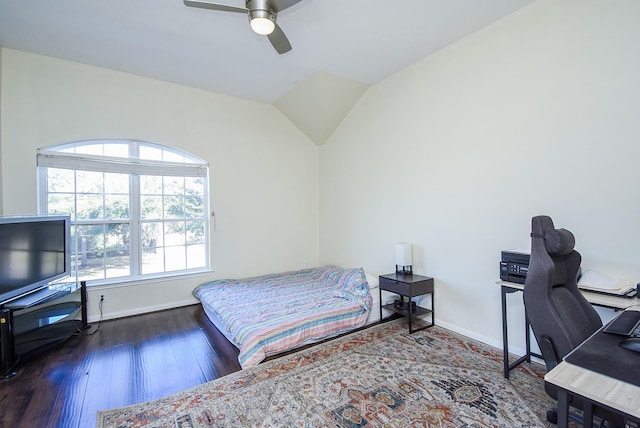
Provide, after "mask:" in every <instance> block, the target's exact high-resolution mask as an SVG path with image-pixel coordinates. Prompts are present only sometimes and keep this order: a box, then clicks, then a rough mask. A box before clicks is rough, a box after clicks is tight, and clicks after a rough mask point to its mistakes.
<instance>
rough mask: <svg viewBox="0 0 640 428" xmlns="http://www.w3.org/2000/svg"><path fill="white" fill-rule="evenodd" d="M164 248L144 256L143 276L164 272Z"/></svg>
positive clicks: (146, 253)
mask: <svg viewBox="0 0 640 428" xmlns="http://www.w3.org/2000/svg"><path fill="white" fill-rule="evenodd" d="M164 271H165V269H164V248H156V249H155V250H154V251H153V252H145V253H143V254H142V272H141V274H142V275H148V274H150V273H159V272H164Z"/></svg>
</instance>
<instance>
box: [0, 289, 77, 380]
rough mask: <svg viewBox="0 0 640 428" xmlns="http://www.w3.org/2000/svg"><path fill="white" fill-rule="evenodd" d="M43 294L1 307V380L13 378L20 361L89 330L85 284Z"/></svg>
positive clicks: (50, 290) (29, 296)
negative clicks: (75, 334) (2, 378)
mask: <svg viewBox="0 0 640 428" xmlns="http://www.w3.org/2000/svg"><path fill="white" fill-rule="evenodd" d="M41 291H44V292H43V293H41V294H40V295H36V296H35V297H34V298H32V297H31V295H27V296H25V297H24V298H19V299H16V300H13V301H11V302H8V303H4V304H1V305H0V359H1V365H0V377H4V378H8V377H11V376H14V375H15V374H16V373H17V371H16V370H15V369H16V365H17V363H18V361H22V360H25V359H28V358H29V357H31V356H33V355H36V354H38V353H40V352H42V351H44V350H46V349H49V348H51V347H52V346H54V345H56V344H58V343H60V342H62V341H64V340H66V339H68V338H69V337H71V335H73V334H74V333H76V332H79V331H81V330H84V329H86V328H87V327H88V324H87V310H86V302H87V289H86V284H85V283H84V281H83V282H81V283H80V284H78V283H75V282H73V283H61V284H55V285H50V286H49V287H46V288H45V289H43V290H41ZM36 293H39V291H36V292H35V293H33V294H36Z"/></svg>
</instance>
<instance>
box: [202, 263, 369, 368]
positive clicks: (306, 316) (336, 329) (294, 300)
mask: <svg viewBox="0 0 640 428" xmlns="http://www.w3.org/2000/svg"><path fill="white" fill-rule="evenodd" d="M367 277H369V278H372V276H369V275H367V274H365V272H364V271H363V270H362V269H359V268H353V269H344V268H341V267H338V266H333V265H329V266H322V267H318V268H312V269H303V270H299V271H293V272H284V273H278V274H271V275H263V276H259V277H252V278H245V279H225V280H214V281H211V282H207V283H204V284H201V285H199V286H198V287H196V289H195V290H194V291H193V294H194V296H195V297H196V298H198V299H199V300H200V302H201V303H202V307H203V308H204V311H205V313H206V315H207V317H208V318H209V320H210V321H211V322H212V323H213V324H214V325H215V326H216V328H218V330H220V331H221V332H222V333H223V334H224V335H225V336H226V337H227V339H229V341H230V342H231V343H233V344H234V345H235V346H236V347H237V348H238V349H239V351H240V353H239V355H238V361H239V362H240V365H241V366H242V368H243V369H244V368H248V367H251V366H254V365H256V364H258V363H260V362H261V361H262V360H264V359H265V358H266V357H268V356H270V355H274V354H278V353H281V352H284V351H287V350H291V349H294V348H297V347H299V346H302V345H305V344H308V343H313V342H317V341H319V340H323V339H325V338H329V337H332V336H336V335H338V334H341V333H344V332H346V331H349V330H352V329H355V328H358V327H361V326H363V325H365V324H367V323H371V322H374V321H376V320H377V319H379V311H378V309H377V308H378V305H377V303H376V304H375V305H374V304H373V300H374V299H373V298H372V294H373V296H376V297H377V294H378V293H377V292H375V293H372V292H370V290H369V288H370V284H369V282H368V281H367ZM371 282H373V281H371ZM371 285H373V284H371ZM375 286H377V282H376V283H375ZM376 301H377V299H376ZM374 313H376V314H378V316H377V317H376V316H375V315H373V314H374Z"/></svg>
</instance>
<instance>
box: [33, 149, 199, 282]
mask: <svg viewBox="0 0 640 428" xmlns="http://www.w3.org/2000/svg"><path fill="white" fill-rule="evenodd" d="M110 143H116V144H128V145H129V151H128V152H129V157H128V158H125V157H113V156H100V155H93V154H82V153H73V152H69V150H70V149H75V148H79V147H82V146H87V145H96V144H105V145H107V144H110ZM142 146H145V147H149V148H153V149H158V150H161V151H162V152H163V153H164V152H167V153H169V154H172V155H176V156H178V157H182V158H183V159H184V161H183V162H175V161H163V160H148V159H140V158H139V157H138V153H139V150H140V147H142ZM37 167H38V168H37V170H38V192H37V193H38V212H39V213H41V214H47V213H48V206H47V199H48V198H47V196H48V183H47V181H48V176H47V168H60V169H68V170H74V171H80V170H82V171H94V172H106V173H122V174H128V175H129V217H130V218H129V228H130V242H131V243H132V244H131V245H130V247H131V248H130V275H128V276H121V277H114V278H105V279H100V280H90V281H88V285H102V284H107V283H109V284H111V283H118V282H131V281H137V280H145V279H149V278H163V277H172V276H178V275H190V274H193V273H199V272H208V271H210V263H211V261H210V247H211V243H210V240H211V238H210V237H211V235H210V227H211V222H210V216H209V214H208V213H209V189H208V186H209V165H208V163H207V162H205V161H203V160H202V159H199V158H198V157H196V156H194V155H192V154H190V153H187V152H184V151H182V150H180V149H176V148H173V147H169V146H165V145H161V144H157V143H151V142H148V141H140V140H114V139H96V140H85V141H76V142H71V143H65V144H59V145H54V146H49V147H46V148H41V149H38V152H37ZM141 175H156V176H174V177H200V178H203V186H204V189H203V190H204V196H203V198H204V204H205V206H204V215H203V221H204V229H205V231H204V239H205V245H204V246H205V256H204V257H205V266H204V267H198V268H186V269H183V270H177V271H165V272H158V273H150V274H144V275H143V274H141V254H140V252H141V243H140V233H139V231H140V225H141V224H142V223H143V221H142V213H141V207H140V176H141ZM118 222H119V223H121V221H118ZM71 223H72V225H73V224H82V225H88V224H93V222H92V221H87V220H83V221H80V222H76V221H75V219H74V218H73V217H72V221H71ZM107 223H109V221H108V220H97V221H95V224H99V225H102V224H107ZM72 251H73V252H74V253H75V252H76V251H77V249H73V250H72Z"/></svg>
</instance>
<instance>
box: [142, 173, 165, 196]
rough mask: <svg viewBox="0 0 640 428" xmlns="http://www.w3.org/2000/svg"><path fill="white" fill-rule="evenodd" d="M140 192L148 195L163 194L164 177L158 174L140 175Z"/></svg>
mask: <svg viewBox="0 0 640 428" xmlns="http://www.w3.org/2000/svg"><path fill="white" fill-rule="evenodd" d="M140 192H141V193H143V194H146V195H161V194H162V177H160V176H157V175H142V176H140Z"/></svg>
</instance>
